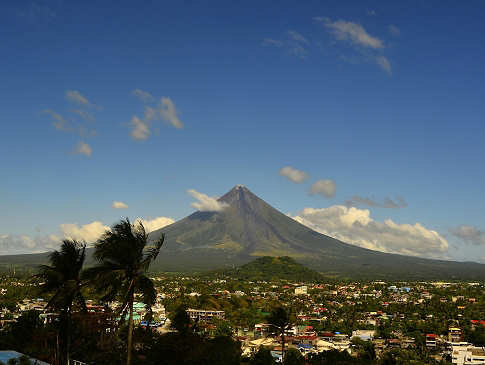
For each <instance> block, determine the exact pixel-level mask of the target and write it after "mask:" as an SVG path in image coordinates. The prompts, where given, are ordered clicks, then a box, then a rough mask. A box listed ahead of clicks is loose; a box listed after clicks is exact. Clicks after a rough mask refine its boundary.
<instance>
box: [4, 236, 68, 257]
mask: <svg viewBox="0 0 485 365" xmlns="http://www.w3.org/2000/svg"><path fill="white" fill-rule="evenodd" d="M59 243H60V239H59V237H57V236H56V235H54V234H51V235H44V236H36V237H31V236H29V235H16V234H3V235H0V255H14V254H24V253H37V252H46V251H50V250H52V249H54V248H57V247H58V246H59Z"/></svg>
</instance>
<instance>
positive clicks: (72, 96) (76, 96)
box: [66, 90, 91, 106]
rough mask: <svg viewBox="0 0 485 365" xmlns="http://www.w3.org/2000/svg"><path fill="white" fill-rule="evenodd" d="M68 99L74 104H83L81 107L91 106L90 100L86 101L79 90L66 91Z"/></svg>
mask: <svg viewBox="0 0 485 365" xmlns="http://www.w3.org/2000/svg"><path fill="white" fill-rule="evenodd" d="M66 99H67V100H69V101H70V102H72V103H76V104H81V105H84V106H89V105H91V103H90V102H89V100H88V99H86V97H84V96H83V95H81V93H80V92H79V91H77V90H67V91H66Z"/></svg>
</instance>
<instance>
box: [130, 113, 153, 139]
mask: <svg viewBox="0 0 485 365" xmlns="http://www.w3.org/2000/svg"><path fill="white" fill-rule="evenodd" d="M130 125H131V126H132V128H133V129H132V130H131V133H130V135H131V138H133V139H136V140H145V139H147V138H148V137H149V136H150V134H151V132H150V127H149V125H148V122H146V121H143V120H141V119H140V118H138V117H137V116H136V115H134V116H133V118H131V121H130Z"/></svg>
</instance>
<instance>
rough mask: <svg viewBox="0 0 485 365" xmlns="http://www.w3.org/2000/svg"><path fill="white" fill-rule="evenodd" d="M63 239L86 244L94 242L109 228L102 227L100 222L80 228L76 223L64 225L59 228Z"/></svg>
mask: <svg viewBox="0 0 485 365" xmlns="http://www.w3.org/2000/svg"><path fill="white" fill-rule="evenodd" d="M59 228H60V230H61V232H62V234H63V235H64V237H65V238H67V239H71V240H78V241H86V242H87V243H93V242H96V240H97V239H98V238H99V237H100V236H101V235H102V234H103V233H104V232H105V231H107V230H110V227H108V226H106V225H104V224H103V223H102V222H99V221H94V222H91V223H88V224H85V225H82V226H78V225H77V224H76V223H64V224H61V225H60V226H59Z"/></svg>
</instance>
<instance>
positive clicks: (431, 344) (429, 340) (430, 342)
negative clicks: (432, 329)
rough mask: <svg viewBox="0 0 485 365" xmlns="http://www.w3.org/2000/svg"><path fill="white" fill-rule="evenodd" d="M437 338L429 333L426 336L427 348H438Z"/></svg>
mask: <svg viewBox="0 0 485 365" xmlns="http://www.w3.org/2000/svg"><path fill="white" fill-rule="evenodd" d="M437 337H438V336H436V335H435V334H434V333H428V334H427V335H426V347H431V348H434V347H436V338H437Z"/></svg>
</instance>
